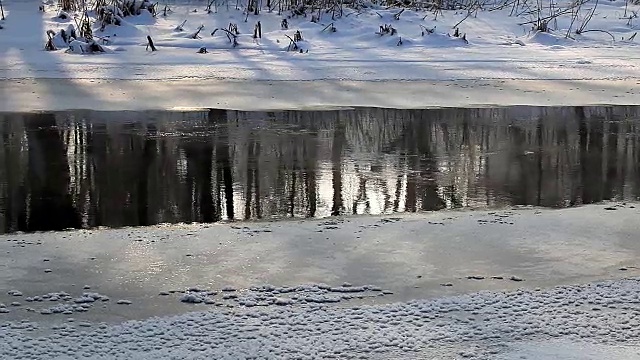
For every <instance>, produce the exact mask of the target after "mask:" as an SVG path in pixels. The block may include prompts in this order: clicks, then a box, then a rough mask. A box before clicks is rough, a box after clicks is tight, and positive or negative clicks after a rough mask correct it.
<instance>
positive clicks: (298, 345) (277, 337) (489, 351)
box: [0, 278, 640, 360]
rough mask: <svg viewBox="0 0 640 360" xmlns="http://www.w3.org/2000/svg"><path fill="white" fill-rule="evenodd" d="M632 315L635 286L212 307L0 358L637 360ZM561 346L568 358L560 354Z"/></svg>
mask: <svg viewBox="0 0 640 360" xmlns="http://www.w3.org/2000/svg"><path fill="white" fill-rule="evenodd" d="M639 315H640V279H635V278H633V279H625V280H617V281H607V282H599V283H592V284H586V285H571V286H559V287H555V288H552V289H549V290H518V291H514V292H488V291H486V292H479V293H474V294H468V295H462V296H455V297H444V298H437V299H433V300H416V301H409V302H404V303H394V304H388V305H378V306H360V307H335V306H330V305H326V304H313V303H312V304H296V305H292V306H287V307H282V308H279V309H278V311H271V310H270V309H269V308H258V307H248V308H244V309H243V308H235V309H229V310H225V308H219V310H216V311H205V312H193V313H188V314H185V315H180V316H175V317H162V318H151V319H148V320H144V321H130V322H125V323H122V324H118V325H113V326H107V325H104V324H90V323H86V322H82V323H77V325H75V326H74V325H73V323H67V324H65V325H64V326H60V325H57V326H55V327H54V330H55V331H54V332H53V333H52V334H48V335H43V336H38V335H36V334H34V333H35V332H36V331H37V330H39V328H40V325H39V324H38V323H35V322H30V321H27V320H24V321H21V322H5V323H3V324H1V325H0V337H1V338H2V339H3V340H4V341H2V342H0V357H3V358H12V359H34V360H35V359H50V358H68V357H73V358H92V359H116V358H132V359H151V358H166V359H168V358H178V357H179V358H183V359H196V358H216V359H245V358H264V359H273V358H291V357H296V358H323V359H326V358H357V359H371V358H374V359H375V358H407V357H410V358H424V357H425V356H426V357H432V356H433V357H437V356H444V357H446V358H454V359H456V358H472V359H487V358H500V359H502V358H505V359H513V358H514V356H518V357H520V356H525V358H531V359H551V358H558V359H563V360H564V359H578V358H580V359H585V358H588V359H591V358H594V359H595V358H603V357H607V356H608V355H607V354H608V352H607V351H608V350H607V349H609V348H611V347H617V348H618V349H619V350H618V353H619V354H626V355H629V354H633V355H637V354H638V348H633V347H632V346H637V345H638V344H637V339H638V336H639V335H640V321H638V316H639ZM205 333H206V335H207V336H203V334H205ZM540 342H542V343H543V344H544V345H543V346H539V347H538V346H536V347H533V346H532V344H535V343H540ZM566 343H570V344H571V346H572V350H573V351H568V350H567V349H566V348H565V347H564V345H563V346H558V344H566ZM583 344H584V345H583ZM621 345H624V346H626V347H625V348H620V346H621ZM576 354H581V356H577V355H576ZM596 355H600V356H602V357H594V356H596ZM503 356H506V357H503ZM620 358H628V359H631V358H633V356H630V355H629V356H627V357H620Z"/></svg>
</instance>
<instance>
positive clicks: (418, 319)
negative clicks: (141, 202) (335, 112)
mask: <svg viewBox="0 0 640 360" xmlns="http://www.w3.org/2000/svg"><path fill="white" fill-rule="evenodd" d="M638 215H640V207H637V204H618V205H615V204H601V205H591V206H586V207H581V208H572V209H563V210H538V209H533V208H524V209H512V210H503V211H496V212H491V211H463V212H440V213H432V214H403V215H399V216H397V217H396V216H394V217H380V216H377V217H349V218H341V219H330V220H326V219H325V220H317V221H290V222H288V221H284V222H257V223H244V224H214V225H167V226H154V227H149V228H131V229H115V230H108V229H100V230H90V231H89V230H87V231H70V232H58V233H37V234H13V235H3V236H2V237H0V264H1V265H0V289H6V291H3V293H2V294H0V303H3V304H4V305H5V306H4V307H0V308H2V309H6V310H2V311H0V320H4V321H5V322H4V323H0V338H4V339H6V340H7V341H5V342H0V354H2V355H3V356H7V355H6V354H11V355H12V356H13V357H12V358H20V357H21V358H29V359H37V358H51V357H52V355H53V354H52V352H56V354H57V355H59V356H61V357H60V358H65V357H64V356H65V354H78V353H81V354H91V356H92V357H93V358H132V359H145V358H151V357H156V358H157V357H160V358H178V357H179V358H185V356H186V358H190V356H191V358H204V357H205V356H209V358H211V357H213V358H225V356H226V358H231V359H237V358H245V357H246V356H247V355H249V354H254V355H260V356H262V357H264V358H286V357H289V356H292V355H293V354H296V355H300V356H302V355H308V356H307V357H308V358H313V355H314V354H315V357H316V358H328V357H329V355H331V354H330V353H332V354H333V355H332V356H334V357H336V358H363V359H364V358H407V356H408V357H410V358H413V357H416V358H425V357H426V358H446V359H450V358H460V357H467V358H479V359H486V358H496V359H513V358H520V356H524V358H529V359H574V358H576V357H572V356H575V354H576V352H572V351H568V350H567V346H571V347H573V348H576V349H577V348H580V349H582V350H581V351H582V353H581V354H582V355H583V356H581V357H578V358H580V359H585V358H593V359H602V358H611V359H633V358H637V356H638V354H639V351H640V348H638V347H637V346H638V345H639V344H637V343H635V341H636V339H637V336H638V335H639V334H640V323H639V322H638V321H637V319H636V317H637V315H638V313H639V312H640V306H639V305H638V304H640V300H638V299H640V283H639V282H638V280H636V278H637V277H638V276H640V268H639V267H640V264H639V263H638V253H639V252H640V244H639V243H638V242H637V234H638V233H639V231H640V223H638V222H637V221H636V220H637V218H638ZM624 278H627V279H629V280H617V279H624ZM604 280H606V281H607V282H604V283H599V284H597V285H593V284H591V285H589V284H587V285H571V284H586V283H592V282H598V281H604ZM265 284H271V285H265ZM305 284H307V285H305ZM322 284H329V286H326V285H322ZM12 290H16V291H18V292H19V293H17V294H18V296H16V293H15V292H14V291H12ZM180 291H182V292H180ZM8 292H10V293H11V294H9V293H8ZM83 293H85V295H83ZM36 296H37V297H39V298H35V297H36ZM52 298H53V299H52ZM88 298H91V299H92V300H93V301H92V300H89V299H88ZM107 298H108V299H107ZM181 299H182V300H183V301H187V302H186V303H185V302H181ZM198 299H199V300H198ZM14 302H16V304H13V303H14ZM193 302H199V303H196V304H194V303H193ZM12 304H13V305H12ZM192 311H201V312H195V313H192ZM50 312H51V313H50ZM151 316H162V317H159V318H150V317H151ZM168 316H177V317H168ZM70 317H72V318H73V319H74V320H69V318H70ZM129 319H135V321H133V322H122V321H125V320H129ZM3 324H4V325H3ZM205 332H206V333H207V334H209V335H210V336H202V334H203V333H205ZM346 334H349V336H346ZM551 339H554V341H553V342H548V340H551ZM541 343H543V344H544V346H541V345H540V344H541ZM134 344H135V345H134ZM43 347H47V349H49V350H47V352H43V349H44V348H43ZM336 351H338V352H336ZM100 356H102V357H100ZM589 356H591V357H589ZM69 357H70V358H77V356H75V355H69ZM302 357H304V356H302Z"/></svg>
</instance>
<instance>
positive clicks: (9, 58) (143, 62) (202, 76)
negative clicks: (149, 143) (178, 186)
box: [0, 0, 640, 111]
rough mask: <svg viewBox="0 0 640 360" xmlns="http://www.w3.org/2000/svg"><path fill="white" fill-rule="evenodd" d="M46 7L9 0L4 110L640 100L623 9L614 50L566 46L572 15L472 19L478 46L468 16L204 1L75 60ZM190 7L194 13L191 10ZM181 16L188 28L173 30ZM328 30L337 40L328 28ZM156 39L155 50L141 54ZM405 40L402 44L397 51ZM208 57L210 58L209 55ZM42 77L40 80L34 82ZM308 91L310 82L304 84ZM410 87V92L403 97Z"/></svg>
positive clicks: (605, 42)
mask: <svg viewBox="0 0 640 360" xmlns="http://www.w3.org/2000/svg"><path fill="white" fill-rule="evenodd" d="M566 2H568V1H565V2H561V3H562V4H559V6H560V5H563V4H564V3H566ZM37 4H38V2H36V1H31V0H28V1H8V2H6V4H5V12H6V15H7V20H6V21H5V23H4V27H5V28H4V29H3V30H2V31H0V43H1V44H2V47H1V49H0V59H1V61H2V62H1V64H0V65H2V66H0V79H7V80H19V81H18V82H3V84H2V87H1V88H3V89H4V90H3V92H4V94H3V96H0V110H2V111H9V110H16V109H22V110H41V109H69V108H92V109H132V108H140V109H148V108H151V107H153V108H165V109H166V108H176V107H224V108H233V109H278V108H280V109H283V108H305V107H317V106H385V107H403V108H404V107H414V108H415V107H427V106H461V105H467V106H468V105H492V104H498V105H509V104H511V105H513V104H539V105H551V104H553V105H558V104H563V103H564V104H569V103H571V104H578V105H587V104H596V103H597V104H613V103H620V104H631V103H637V102H638V100H639V95H638V92H637V90H636V89H635V88H636V86H635V85H636V81H637V80H638V78H639V77H638V73H640V71H639V70H640V65H639V64H640V63H639V62H638V52H637V44H636V43H635V41H633V40H630V39H631V38H632V36H633V34H634V33H636V31H637V24H636V23H635V22H633V21H631V22H629V21H628V19H622V18H621V16H620V14H623V13H624V12H625V5H626V2H624V1H622V0H616V1H607V2H600V3H599V5H598V11H597V12H596V14H595V16H594V17H593V19H592V20H591V22H590V24H589V26H590V28H591V29H598V30H605V31H607V32H609V33H611V34H612V36H613V37H614V38H615V41H612V39H611V37H610V36H609V35H608V34H607V33H606V32H601V31H592V32H584V33H582V34H580V35H577V34H573V36H572V39H571V38H566V37H565V35H566V30H567V28H568V27H569V24H570V23H571V19H570V16H569V15H566V16H563V17H560V18H559V19H558V21H557V25H556V24H554V29H553V31H551V32H548V33H540V32H533V31H532V29H531V25H529V24H524V25H520V24H522V23H526V22H527V20H528V18H527V17H526V16H522V17H519V16H509V15H510V12H511V8H510V7H507V8H505V9H499V10H495V11H479V12H478V14H477V16H471V17H468V18H466V19H465V20H464V22H463V23H461V24H460V25H459V28H460V31H461V33H464V34H466V39H467V40H468V43H466V42H464V41H462V40H461V39H459V38H456V37H454V36H452V34H453V29H452V27H453V26H454V25H455V24H457V23H458V22H460V20H462V19H464V18H465V17H466V15H467V13H466V11H444V12H443V14H441V15H439V16H438V17H437V18H435V17H434V16H433V15H432V14H431V13H424V12H420V11H414V10H411V9H408V10H406V11H404V12H403V13H402V15H401V16H400V18H399V19H398V20H396V19H394V14H395V13H397V12H398V10H397V9H394V8H391V9H385V8H375V7H374V8H371V9H365V10H363V11H362V12H360V13H357V14H356V13H353V14H351V15H349V16H347V14H345V16H343V17H342V18H339V19H335V20H331V19H330V16H328V15H327V16H325V17H324V18H323V19H321V20H320V21H319V22H317V23H313V22H311V21H310V17H300V16H298V17H296V16H293V17H292V18H290V19H288V20H289V24H290V26H289V28H288V29H282V28H281V26H280V22H281V20H282V18H283V17H286V16H288V14H282V15H278V14H277V12H275V11H274V12H271V13H270V12H267V11H264V12H262V14H261V15H259V16H254V15H250V16H249V17H248V20H247V22H245V18H246V14H244V13H243V11H242V10H235V9H234V8H231V9H226V7H224V6H219V7H218V9H217V10H216V12H214V13H211V14H207V13H206V12H205V11H204V9H203V7H204V5H203V4H204V2H200V4H198V5H190V6H184V5H174V6H172V10H173V11H172V12H171V13H170V14H168V16H166V17H164V16H162V15H159V16H158V17H157V18H153V17H151V15H150V14H148V13H145V12H143V14H142V15H140V16H134V17H127V18H125V19H124V21H123V23H122V24H121V25H120V26H115V25H109V26H107V27H105V28H104V29H103V30H102V29H100V28H99V26H96V28H94V29H93V32H94V35H95V36H96V37H97V38H98V39H99V40H100V43H101V44H102V43H104V44H107V45H104V47H105V48H106V49H107V50H108V49H111V50H117V51H107V52H105V53H101V54H91V55H89V54H86V53H83V55H76V54H70V53H68V52H66V50H65V48H66V43H64V41H62V40H63V39H60V36H61V35H60V34H61V30H65V31H66V32H67V33H69V32H70V29H69V27H70V26H72V25H73V24H74V20H73V17H72V14H70V15H71V16H70V17H68V18H66V19H60V18H59V17H58V16H57V11H56V10H55V6H47V7H46V10H47V11H46V12H45V13H40V12H38V11H37ZM194 8H197V9H198V11H197V12H193V10H194ZM629 10H630V11H631V10H633V11H637V5H633V4H630V5H629ZM425 15H426V16H425ZM184 20H186V21H187V22H186V24H185V26H184V29H183V31H176V30H175V29H176V27H177V26H178V25H180V24H181V23H182V22H183V21H184ZM257 21H260V22H261V24H262V28H263V36H262V38H260V39H254V38H253V36H252V35H253V27H254V25H255V24H256V22H257ZM229 23H236V24H237V25H238V27H239V32H240V34H239V35H238V42H239V45H238V46H236V47H233V46H232V45H231V44H230V42H229V41H228V39H227V37H226V36H225V35H223V34H222V31H218V32H216V34H215V35H213V36H212V35H211V33H212V32H213V30H215V29H217V28H226V27H227V26H228V24H229ZM331 23H333V26H334V27H335V29H336V31H335V32H332V31H327V30H325V28H327V26H329V25H330V24H331ZM383 24H392V25H393V27H394V28H396V29H397V31H398V33H397V34H395V35H382V36H381V35H378V34H376V32H378V31H379V26H381V25H383ZM201 25H204V26H205V27H204V29H203V30H202V31H201V33H200V36H199V37H196V38H191V37H190V36H189V35H191V34H193V33H194V32H195V31H196V30H197V28H198V27H199V26H201ZM425 29H430V30H431V29H433V33H429V32H428V31H425ZM47 30H53V31H55V32H56V36H55V37H54V42H55V43H56V44H57V45H59V47H60V49H61V50H58V51H52V52H45V51H43V46H44V43H45V41H46V35H45V33H46V31H47ZM298 30H299V31H301V33H302V36H303V38H304V41H303V42H301V43H300V46H301V47H302V48H303V49H304V53H302V54H301V53H299V52H292V51H286V48H287V47H288V42H289V40H288V39H287V37H286V35H289V36H292V35H293V33H294V32H295V31H298ZM147 35H149V36H151V37H152V38H153V39H154V41H155V43H156V46H157V47H158V49H159V50H158V51H156V52H153V53H151V52H148V51H146V50H145V46H146V36H147ZM400 40H401V43H402V45H398V44H399V43H400ZM61 41H62V43H61ZM72 47H73V48H74V49H75V50H76V51H77V52H81V51H82V50H83V49H84V47H85V46H84V45H82V44H78V43H74V45H73V46H72ZM201 48H206V49H207V51H208V52H207V53H206V54H199V53H198V51H197V50H198V49H201ZM85 50H86V49H85ZM307 50H308V52H306V51H307ZM72 52H73V51H72ZM33 79H37V80H38V81H37V82H35V83H33V82H32V81H30V80H33ZM43 79H48V80H49V81H42V80H43ZM80 80H82V81H80ZM139 80H145V82H140V81H139ZM194 80H197V81H194ZM0 81H1V80H0ZM256 81H258V82H261V81H262V82H264V83H262V84H256ZM273 81H276V82H275V83H273ZM293 81H302V82H303V83H295V82H293ZM309 81H314V82H313V84H305V83H304V82H309ZM372 81H376V82H383V84H384V86H380V83H378V84H375V83H371V82H372ZM407 81H409V82H414V84H410V85H409V88H408V89H404V90H403V86H404V85H405V84H403V82H407ZM603 81H604V82H603ZM281 82H285V83H284V84H283V83H281ZM176 85H177V86H176ZM94 88H99V89H98V90H96V89H94ZM487 90H491V91H487ZM262 93H269V94H272V95H271V96H263V97H261V99H260V101H255V99H254V97H255V94H262ZM212 94H215V95H216V96H211V95H212ZM452 94H454V95H455V96H452ZM272 96H273V97H272ZM132 99H135V101H131V100H132ZM212 99H214V100H212Z"/></svg>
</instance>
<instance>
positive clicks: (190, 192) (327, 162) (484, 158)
mask: <svg viewBox="0 0 640 360" xmlns="http://www.w3.org/2000/svg"><path fill="white" fill-rule="evenodd" d="M0 136H1V137H2V146H0V232H4V233H8V232H15V231H43V230H60V229H66V228H93V227H98V226H108V227H121V226H144V225H152V224H158V223H178V222H187V223H191V222H205V223H208V222H216V221H228V220H234V221H238V220H258V219H282V218H292V217H295V218H323V217H329V216H336V215H341V216H342V215H353V214H391V213H400V212H418V211H437V210H443V209H456V208H472V209H486V208H490V209H491V208H503V207H507V206H512V205H533V206H541V207H569V206H576V205H581V204H589V203H595V202H599V201H602V200H608V199H611V200H617V201H633V200H638V199H640V108H637V107H547V108H537V107H511V108H485V109H456V108H450V109H431V110H394V109H374V108H358V109H348V110H328V111H283V112H239V111H226V110H205V111H190V112H160V111H148V112H94V111H71V112H48V113H0Z"/></svg>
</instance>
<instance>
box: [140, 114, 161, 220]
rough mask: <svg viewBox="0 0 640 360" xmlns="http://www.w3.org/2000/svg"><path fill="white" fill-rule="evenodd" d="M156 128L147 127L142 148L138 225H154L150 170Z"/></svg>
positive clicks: (154, 149)
mask: <svg viewBox="0 0 640 360" xmlns="http://www.w3.org/2000/svg"><path fill="white" fill-rule="evenodd" d="M156 133H157V131H156V128H155V126H154V125H147V134H146V137H145V139H144V145H143V146H142V159H141V160H142V161H141V163H140V166H139V169H140V174H139V176H138V191H137V193H138V224H139V225H142V226H147V225H151V224H153V221H151V219H150V218H149V176H150V174H149V170H150V168H151V164H152V163H153V161H154V158H155V155H156V140H155V138H156Z"/></svg>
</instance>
